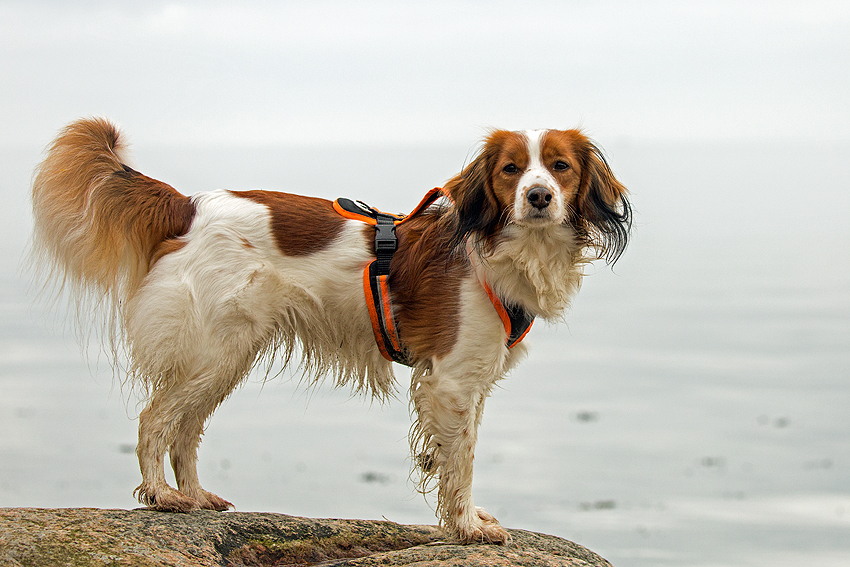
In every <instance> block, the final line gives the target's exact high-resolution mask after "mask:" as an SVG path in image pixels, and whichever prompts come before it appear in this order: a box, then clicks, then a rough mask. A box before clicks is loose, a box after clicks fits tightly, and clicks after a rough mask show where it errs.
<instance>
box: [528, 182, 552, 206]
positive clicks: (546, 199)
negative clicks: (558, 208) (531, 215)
mask: <svg viewBox="0 0 850 567" xmlns="http://www.w3.org/2000/svg"><path fill="white" fill-rule="evenodd" d="M525 198H526V199H528V202H529V203H531V206H532V207H534V208H535V209H545V208H546V207H548V206H549V203H550V202H551V201H552V192H551V191H549V190H548V189H546V188H545V187H532V188H531V189H529V190H528V193H526V194H525Z"/></svg>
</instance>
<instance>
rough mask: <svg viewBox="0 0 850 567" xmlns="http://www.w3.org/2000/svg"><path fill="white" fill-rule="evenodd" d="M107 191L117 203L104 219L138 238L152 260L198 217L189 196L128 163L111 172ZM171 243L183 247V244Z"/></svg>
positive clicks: (127, 234)
mask: <svg viewBox="0 0 850 567" xmlns="http://www.w3.org/2000/svg"><path fill="white" fill-rule="evenodd" d="M103 191H104V194H103V198H105V199H109V200H111V201H112V202H113V203H115V205H116V206H112V207H109V208H108V209H105V210H104V211H103V218H104V220H105V221H106V222H107V223H108V224H109V225H110V226H112V227H115V228H119V227H122V228H124V233H125V237H129V238H131V239H133V240H136V242H135V244H136V246H137V247H138V248H139V250H140V251H143V252H145V253H146V255H147V257H148V259H149V262H150V263H151V264H152V263H153V258H154V256H155V255H156V253H157V252H159V251H160V249H161V248H162V247H163V245H165V243H166V242H169V241H173V239H175V238H177V237H180V236H183V235H184V234H186V232H188V231H189V227H190V226H191V225H192V220H193V219H194V218H195V205H194V204H193V203H192V202H191V200H190V199H189V197H186V196H184V195H181V194H180V193H178V192H177V191H176V190H175V189H174V188H173V187H171V186H170V185H168V184H166V183H163V182H162V181H157V180H156V179H151V178H150V177H147V176H146V175H142V174H141V173H139V172H138V171H134V170H132V169H130V168H129V167H127V166H124V168H123V169H122V170H121V171H116V172H115V173H113V174H112V175H111V176H110V178H109V179H108V180H107V181H106V182H105V183H104V186H103ZM118 203H121V204H122V206H117V205H118ZM170 246H171V247H172V248H174V250H179V249H180V248H182V246H183V244H182V243H179V244H177V243H175V244H171V245H170ZM175 246H176V248H175ZM174 250H171V251H174ZM166 253H167V252H166Z"/></svg>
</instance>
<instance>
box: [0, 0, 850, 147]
mask: <svg viewBox="0 0 850 567" xmlns="http://www.w3.org/2000/svg"><path fill="white" fill-rule="evenodd" d="M848 86H850V2H848V1H847V0H841V1H820V0H806V1H801V2H788V1H782V0H770V1H748V0H732V1H717V0H713V1H701V2H687V1H679V0H676V1H663V0H642V1H634V0H624V1H622V2H606V1H600V2H595V1H589V0H588V1H584V0H572V1H533V0H523V1H521V2H467V1H462V0H450V1H447V2H433V1H428V2H402V1H398V0H393V1H386V2H381V1H372V0H369V1H366V2H363V1H344V0H326V1H322V0H320V1H317V0H308V1H303V2H302V1H281V2H278V1H268V2H263V1H244V0H243V1H240V2H170V3H169V2H157V1H151V0H144V1H138V2H136V1H132V2H59V1H56V2H45V1H35V0H25V1H23V2H2V1H0V104H2V114H0V144H5V145H9V144H12V145H20V144H38V145H39V146H42V145H43V144H45V143H46V141H47V140H49V139H50V138H51V137H52V136H53V134H54V133H55V132H56V130H57V129H58V128H59V127H60V126H61V125H63V124H65V123H67V122H68V121H70V120H73V119H75V118H77V117H80V116H86V115H92V114H98V115H107V116H109V117H111V118H113V119H115V120H116V121H118V122H119V123H120V124H121V125H122V126H124V127H125V128H126V129H127V130H128V131H130V132H131V135H132V138H133V139H134V141H136V142H141V143H159V142H170V143H190V144H201V143H211V144H214V143H240V144H242V143H288V144H289V143H292V144H301V143H309V144H313V143H325V142H332V141H342V142H357V143H383V142H408V141H409V142H415V143H419V142H426V143H431V142H452V143H457V142H462V143H468V142H470V141H474V140H475V139H477V138H479V137H480V136H481V134H482V132H483V131H484V130H485V129H486V128H488V127H493V126H498V127H506V128H512V129H518V128H529V127H534V128H536V127H572V126H582V127H584V128H585V129H586V130H587V131H588V132H589V133H590V134H591V135H593V136H594V137H598V138H600V139H606V140H670V139H673V140H680V139H710V140H720V139H722V140H726V139H740V140H761V139H782V140H786V141H787V140H804V141H807V140H827V141H836V140H850V105H849V104H848V93H850V88H848Z"/></svg>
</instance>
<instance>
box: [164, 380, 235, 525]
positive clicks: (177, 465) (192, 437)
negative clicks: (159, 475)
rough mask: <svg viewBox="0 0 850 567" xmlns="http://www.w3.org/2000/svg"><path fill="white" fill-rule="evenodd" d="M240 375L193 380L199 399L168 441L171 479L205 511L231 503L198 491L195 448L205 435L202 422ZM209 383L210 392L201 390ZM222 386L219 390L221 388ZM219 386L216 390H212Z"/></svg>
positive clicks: (199, 487)
mask: <svg viewBox="0 0 850 567" xmlns="http://www.w3.org/2000/svg"><path fill="white" fill-rule="evenodd" d="M240 378H241V376H240V375H238V374H237V375H232V377H231V379H230V380H228V379H227V378H226V377H224V378H223V379H222V378H219V377H217V376H212V377H211V380H204V379H203V378H202V379H200V380H198V381H196V383H197V384H198V386H197V388H196V389H195V388H193V390H192V392H191V393H192V394H193V395H195V396H196V397H198V396H200V398H199V399H197V400H195V401H193V402H192V403H191V405H190V406H188V407H189V409H188V410H187V411H185V412H184V414H183V418H182V419H181V420H180V423H179V425H178V426H177V429H176V432H175V435H174V439H173V441H172V442H171V444H170V446H169V448H168V453H169V456H170V458H171V467H172V469H174V477H175V478H176V480H177V488H178V489H179V491H180V492H181V493H182V494H184V495H185V496H188V497H190V498H192V499H194V500H195V501H197V502H198V505H199V506H200V507H201V508H204V509H207V510H227V509H228V508H232V507H233V504H231V503H230V502H228V501H227V500H224V499H223V498H221V497H219V496H216V495H215V494H213V493H211V492H207V491H206V490H204V489H203V488H201V483H200V481H199V479H198V469H197V461H198V446H199V445H200V443H201V435H202V434H203V432H204V423H205V422H206V420H207V419H208V418H209V416H210V415H212V413H213V411H214V410H215V408H216V407H218V405H219V404H220V403H221V402H222V401H223V400H224V398H225V397H227V394H228V393H229V392H230V391H231V390H233V388H235V387H236V385H237V384H238V382H239V380H240ZM208 382H209V383H212V385H213V388H210V390H212V391H204V388H205V386H206V385H207V383H208ZM219 385H221V386H223V387H221V386H219ZM215 386H219V387H215Z"/></svg>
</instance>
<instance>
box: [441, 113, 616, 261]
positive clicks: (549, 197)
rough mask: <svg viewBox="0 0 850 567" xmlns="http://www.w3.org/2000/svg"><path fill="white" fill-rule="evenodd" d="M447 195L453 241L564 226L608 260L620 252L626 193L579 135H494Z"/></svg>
mask: <svg viewBox="0 0 850 567" xmlns="http://www.w3.org/2000/svg"><path fill="white" fill-rule="evenodd" d="M446 190H447V191H448V192H449V194H450V195H451V197H452V199H453V200H454V201H455V203H456V204H457V208H458V216H459V231H458V235H457V238H458V239H460V238H462V237H464V236H465V235H467V234H470V233H473V232H476V233H478V234H479V235H481V236H483V237H484V238H485V239H487V238H490V237H493V236H494V235H496V234H497V233H498V232H499V230H500V228H501V227H503V226H504V225H506V224H516V225H519V226H523V227H530V228H531V227H538V228H546V227H547V226H552V225H560V224H564V223H566V224H569V225H571V226H572V227H573V228H574V229H575V231H576V234H577V236H578V237H579V238H581V239H583V240H584V241H585V242H586V244H588V245H590V246H595V247H597V248H598V249H599V250H600V253H601V254H602V255H604V256H607V257H608V258H609V259H611V260H613V259H616V257H617V256H619V254H620V253H621V252H622V251H623V249H624V248H625V246H626V240H627V237H628V231H629V228H630V224H631V209H630V207H629V203H628V200H627V199H626V189H625V187H623V185H621V184H620V182H619V181H617V179H616V178H615V177H614V174H613V173H612V172H611V170H610V168H609V167H608V164H607V163H606V162H605V159H604V158H603V156H602V153H601V152H600V151H599V149H598V148H597V147H596V146H595V145H594V144H593V143H592V142H591V141H590V140H589V139H588V138H587V137H586V136H584V135H583V134H582V133H581V132H579V131H578V130H531V131H523V132H509V131H506V130H497V131H495V132H493V133H491V134H490V135H489V136H488V137H487V139H486V140H485V144H484V148H483V149H482V151H481V153H480V154H479V155H478V156H477V157H476V158H475V160H473V161H472V163H470V164H469V165H468V166H467V167H466V168H465V169H464V170H463V172H462V173H461V174H460V175H458V176H457V177H455V178H454V179H452V180H451V181H449V183H447V184H446Z"/></svg>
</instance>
